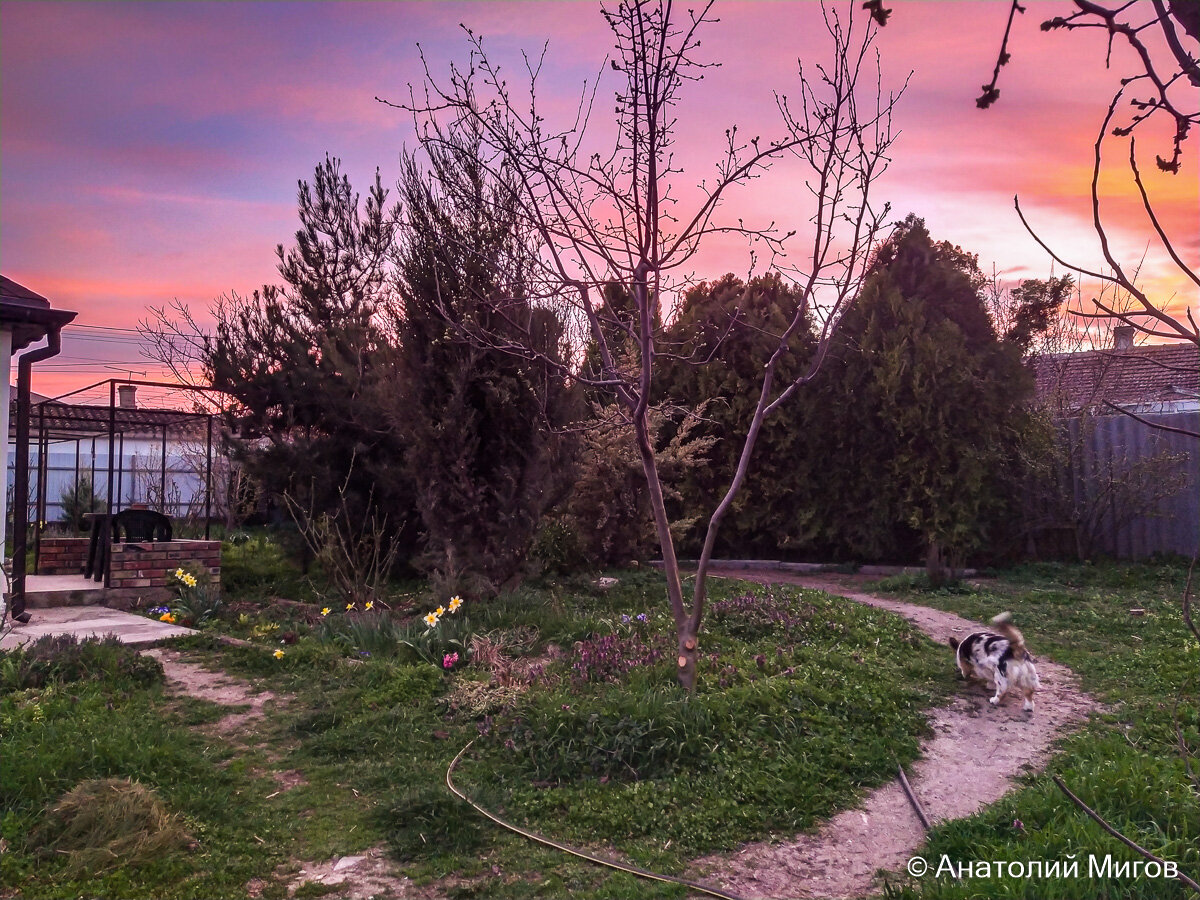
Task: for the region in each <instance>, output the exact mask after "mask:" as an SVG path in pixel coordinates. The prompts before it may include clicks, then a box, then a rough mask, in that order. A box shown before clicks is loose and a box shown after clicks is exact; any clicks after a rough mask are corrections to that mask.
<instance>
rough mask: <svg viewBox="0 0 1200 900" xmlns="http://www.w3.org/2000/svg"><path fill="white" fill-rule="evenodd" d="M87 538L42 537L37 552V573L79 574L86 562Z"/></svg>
mask: <svg viewBox="0 0 1200 900" xmlns="http://www.w3.org/2000/svg"><path fill="white" fill-rule="evenodd" d="M87 551H88V539H87V538H85V537H83V538H64V537H57V538H48V537H43V538H42V542H41V549H40V550H39V552H38V568H37V574H38V575H80V574H82V573H83V566H84V563H86V562H87Z"/></svg>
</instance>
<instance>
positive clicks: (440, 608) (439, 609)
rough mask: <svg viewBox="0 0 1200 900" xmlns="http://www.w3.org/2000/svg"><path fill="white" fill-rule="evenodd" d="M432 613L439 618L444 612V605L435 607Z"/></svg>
mask: <svg viewBox="0 0 1200 900" xmlns="http://www.w3.org/2000/svg"><path fill="white" fill-rule="evenodd" d="M434 613H435V614H436V615H437V617H438V618H439V619H440V618H441V617H442V616H444V615H445V614H446V607H444V606H439V607H438V608H437V609H435V610H434Z"/></svg>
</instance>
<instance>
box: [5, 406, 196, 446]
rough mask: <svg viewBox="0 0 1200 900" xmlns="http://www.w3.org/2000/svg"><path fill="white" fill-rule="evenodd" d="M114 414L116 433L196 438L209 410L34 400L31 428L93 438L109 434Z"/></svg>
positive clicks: (69, 436)
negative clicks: (36, 401)
mask: <svg viewBox="0 0 1200 900" xmlns="http://www.w3.org/2000/svg"><path fill="white" fill-rule="evenodd" d="M110 412H111V414H112V421H113V423H114V432H115V433H117V434H125V435H127V436H132V435H154V436H159V435H161V434H162V429H163V428H164V427H165V428H166V429H167V433H168V434H169V435H172V436H174V437H183V436H187V437H195V436H196V435H199V434H202V433H203V432H204V431H205V428H206V420H207V419H208V415H207V414H206V413H193V412H185V411H182V410H174V409H135V408H130V407H124V406H115V407H112V408H111V410H110V408H109V407H108V406H79V405H75V404H73V403H61V402H58V401H55V400H47V401H46V402H44V403H35V404H33V405H32V406H31V407H30V409H29V427H30V429H31V430H32V431H33V432H34V433H38V429H39V428H44V429H45V431H46V433H47V434H48V435H50V436H51V437H52V438H75V437H91V436H95V435H107V434H108V425H109V421H110V418H109V415H110ZM12 417H13V421H15V418H16V401H15V400H14V401H13V408H12Z"/></svg>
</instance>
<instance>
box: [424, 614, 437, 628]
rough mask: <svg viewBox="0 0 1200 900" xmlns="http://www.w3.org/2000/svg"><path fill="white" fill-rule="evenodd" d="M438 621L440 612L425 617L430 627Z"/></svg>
mask: <svg viewBox="0 0 1200 900" xmlns="http://www.w3.org/2000/svg"><path fill="white" fill-rule="evenodd" d="M437 623H438V614H437V613H430V614H429V615H427V616H426V617H425V624H426V625H428V626H429V627H430V628H432V627H433V626H434V625H436V624H437Z"/></svg>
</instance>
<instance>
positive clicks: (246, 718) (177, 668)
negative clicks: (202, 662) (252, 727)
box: [142, 648, 277, 735]
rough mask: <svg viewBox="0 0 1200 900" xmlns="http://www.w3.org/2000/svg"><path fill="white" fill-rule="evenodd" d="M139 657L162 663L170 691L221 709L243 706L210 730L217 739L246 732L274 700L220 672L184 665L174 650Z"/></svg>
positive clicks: (155, 651) (266, 694)
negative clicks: (216, 705)
mask: <svg viewBox="0 0 1200 900" xmlns="http://www.w3.org/2000/svg"><path fill="white" fill-rule="evenodd" d="M142 655H143V656H152V657H154V658H155V659H157V660H158V661H159V662H160V663H162V667H163V674H164V675H165V676H166V679H167V682H168V684H169V685H170V687H171V688H172V690H174V691H176V692H178V693H183V694H187V695H188V696H189V697H196V698H198V699H200V700H208V701H209V702H210V703H217V704H219V705H221V706H245V707H248V708H247V709H245V710H244V711H239V712H233V713H230V714H229V715H227V716H223V717H222V718H221V719H219V720H218V721H217V723H216V724H215V725H214V726H213V730H214V731H215V732H216V733H217V734H221V735H236V734H238V733H239V732H242V731H244V730H245V729H246V726H247V725H248V724H249V723H250V722H252V721H253V720H255V719H261V718H262V717H263V715H264V712H263V707H264V706H266V705H267V704H268V703H272V702H274V701H275V700H276V699H277V698H276V696H275V694H273V693H272V692H271V691H256V690H255V689H254V687H253V686H252V685H250V684H249V683H248V682H245V681H242V680H241V679H240V678H234V677H232V676H231V675H227V674H225V673H224V672H214V671H212V670H211V669H206V668H204V667H203V666H199V665H196V664H195V663H189V662H184V661H183V659H182V657H181V656H180V655H179V654H178V653H176V652H175V651H174V650H165V649H161V648H160V649H154V650H143V651H142Z"/></svg>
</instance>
